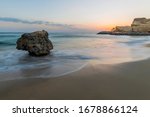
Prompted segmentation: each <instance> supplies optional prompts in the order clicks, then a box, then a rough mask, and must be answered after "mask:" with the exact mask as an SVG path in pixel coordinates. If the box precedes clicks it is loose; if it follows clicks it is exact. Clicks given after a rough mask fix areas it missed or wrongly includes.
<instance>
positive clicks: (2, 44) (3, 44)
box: [0, 42, 16, 46]
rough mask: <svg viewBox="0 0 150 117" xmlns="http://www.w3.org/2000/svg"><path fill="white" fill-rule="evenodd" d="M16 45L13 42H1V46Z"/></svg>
mask: <svg viewBox="0 0 150 117" xmlns="http://www.w3.org/2000/svg"><path fill="white" fill-rule="evenodd" d="M13 45H16V43H13V42H0V46H13Z"/></svg>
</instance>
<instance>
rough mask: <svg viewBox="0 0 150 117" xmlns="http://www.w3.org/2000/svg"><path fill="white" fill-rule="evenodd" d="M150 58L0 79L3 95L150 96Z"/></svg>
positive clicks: (67, 96) (123, 97) (46, 97)
mask: <svg viewBox="0 0 150 117" xmlns="http://www.w3.org/2000/svg"><path fill="white" fill-rule="evenodd" d="M149 90H150V59H149V60H143V61H138V62H129V63H123V64H116V65H102V64H100V65H95V64H89V65H87V66H86V67H85V68H83V69H81V70H80V71H77V72H74V73H72V74H69V75H65V76H61V77H58V78H50V79H26V80H14V81H3V82H0V99H53V100H57V99H61V100H65V99H68V100H72V99H73V100H74V99H80V100H82V99H85V100H91V99H94V100H95V99H98V100H107V99H111V100H112V99H113V100H114V99H115V100H116V99H118V100H120V99H126V100H128V99H130V100H132V99H135V100H137V99H140V100H141V99H150V91H149Z"/></svg>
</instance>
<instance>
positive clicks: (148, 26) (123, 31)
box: [98, 18, 150, 35]
mask: <svg viewBox="0 0 150 117" xmlns="http://www.w3.org/2000/svg"><path fill="white" fill-rule="evenodd" d="M98 34H106V31H103V32H99V33H98ZM107 34H112V35H150V19H146V18H135V19H134V20H133V22H132V24H131V26H116V27H115V28H113V29H112V30H111V31H109V32H108V31H107Z"/></svg>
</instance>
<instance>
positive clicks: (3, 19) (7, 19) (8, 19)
mask: <svg viewBox="0 0 150 117" xmlns="http://www.w3.org/2000/svg"><path fill="white" fill-rule="evenodd" d="M0 21H3V22H13V23H23V24H37V25H46V26H53V27H60V28H71V29H73V28H75V27H74V26H73V25H69V24H61V23H54V22H48V21H41V20H37V21H29V20H22V19H18V18H12V17H0Z"/></svg>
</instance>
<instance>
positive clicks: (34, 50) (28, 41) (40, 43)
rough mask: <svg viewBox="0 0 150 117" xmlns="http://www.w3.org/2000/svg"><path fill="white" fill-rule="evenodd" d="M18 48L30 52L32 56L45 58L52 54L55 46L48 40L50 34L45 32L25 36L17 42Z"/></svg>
mask: <svg viewBox="0 0 150 117" xmlns="http://www.w3.org/2000/svg"><path fill="white" fill-rule="evenodd" d="M16 48H17V49H18V50H25V51H28V52H29V54H30V55H32V56H43V55H47V54H49V53H50V50H52V49H53V44H52V42H51V41H50V40H49V39H48V32H46V31H45V30H43V31H36V32H33V33H25V34H23V35H22V36H21V37H20V38H19V39H18V40H17V47H16Z"/></svg>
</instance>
